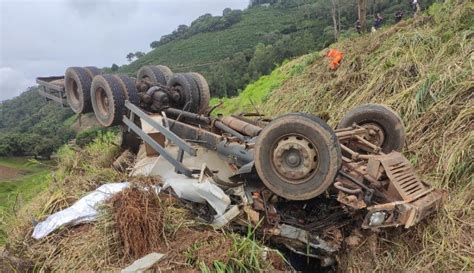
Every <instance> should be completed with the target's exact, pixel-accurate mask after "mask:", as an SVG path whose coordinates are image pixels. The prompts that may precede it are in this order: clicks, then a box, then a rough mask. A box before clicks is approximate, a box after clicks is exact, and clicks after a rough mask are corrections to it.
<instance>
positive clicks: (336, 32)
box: [331, 0, 341, 41]
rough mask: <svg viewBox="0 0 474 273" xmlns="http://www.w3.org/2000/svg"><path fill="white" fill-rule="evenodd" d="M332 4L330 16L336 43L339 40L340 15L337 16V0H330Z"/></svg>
mask: <svg viewBox="0 0 474 273" xmlns="http://www.w3.org/2000/svg"><path fill="white" fill-rule="evenodd" d="M331 3H332V8H331V16H332V23H333V26H334V39H335V40H336V41H337V39H338V38H339V32H340V30H341V29H340V28H341V26H340V24H341V22H340V18H341V16H340V14H339V4H338V2H337V0H331Z"/></svg>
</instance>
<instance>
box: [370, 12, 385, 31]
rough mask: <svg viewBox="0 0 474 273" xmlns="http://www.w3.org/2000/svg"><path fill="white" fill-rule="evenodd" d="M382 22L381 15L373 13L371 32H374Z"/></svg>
mask: <svg viewBox="0 0 474 273" xmlns="http://www.w3.org/2000/svg"><path fill="white" fill-rule="evenodd" d="M382 22H383V17H382V16H380V13H377V15H375V20H374V27H373V28H372V32H375V31H376V30H378V29H379V28H381V27H382Z"/></svg>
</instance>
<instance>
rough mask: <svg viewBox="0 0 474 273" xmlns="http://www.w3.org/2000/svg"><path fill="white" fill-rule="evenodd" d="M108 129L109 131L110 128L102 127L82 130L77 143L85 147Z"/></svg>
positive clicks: (77, 137)
mask: <svg viewBox="0 0 474 273" xmlns="http://www.w3.org/2000/svg"><path fill="white" fill-rule="evenodd" d="M107 131H109V129H108V128H102V127H101V128H93V129H89V130H85V131H82V132H80V133H78V134H77V136H76V144H77V145H78V146H79V147H81V148H83V147H85V146H87V145H89V144H90V143H92V142H93V141H94V140H95V139H96V138H98V137H102V136H103V135H104V134H106V132H107Z"/></svg>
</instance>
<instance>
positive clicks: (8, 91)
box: [0, 0, 248, 101]
mask: <svg viewBox="0 0 474 273" xmlns="http://www.w3.org/2000/svg"><path fill="white" fill-rule="evenodd" d="M247 4H248V0H0V101H3V100H5V99H10V98H12V97H15V96H17V95H19V94H20V93H21V92H23V91H25V89H26V88H27V87H28V86H32V85H34V84H35V83H34V81H35V78H36V77H38V76H51V75H63V74H64V71H65V70H66V68H67V67H69V66H88V65H94V66H98V67H104V66H109V67H110V66H111V65H112V63H116V64H118V65H121V64H124V63H126V62H127V60H126V58H125V56H126V55H127V53H128V52H131V51H133V52H135V51H139V50H140V51H144V52H148V51H150V47H149V45H150V43H151V42H152V41H154V40H158V39H159V38H160V37H161V36H162V35H164V34H168V33H170V32H171V31H173V30H174V29H175V28H176V27H177V26H178V25H180V24H186V25H189V24H190V23H191V22H192V21H193V20H194V19H196V18H197V17H199V16H200V15H202V14H205V13H212V14H213V15H221V14H222V10H223V9H224V8H227V7H229V8H232V9H237V8H238V9H244V8H246V6H247Z"/></svg>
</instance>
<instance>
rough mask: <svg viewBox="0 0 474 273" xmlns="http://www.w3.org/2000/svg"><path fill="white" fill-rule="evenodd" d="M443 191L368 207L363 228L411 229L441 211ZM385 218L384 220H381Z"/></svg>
mask: <svg viewBox="0 0 474 273" xmlns="http://www.w3.org/2000/svg"><path fill="white" fill-rule="evenodd" d="M443 196H444V194H443V191H441V190H436V189H430V190H429V191H427V192H425V193H424V194H422V195H420V196H419V197H417V198H413V199H412V200H407V201H395V202H392V203H387V204H379V205H374V206H371V207H368V208H367V210H368V213H367V215H366V216H365V218H364V222H363V223H362V228H365V229H373V228H384V227H398V226H404V227H405V228H410V227H412V226H414V225H416V224H417V223H419V222H420V221H422V220H423V219H425V218H426V217H428V216H429V215H431V214H432V213H434V212H435V211H437V210H438V209H439V207H440V206H441V203H442V201H443ZM381 217H383V218H384V219H383V218H381Z"/></svg>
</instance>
